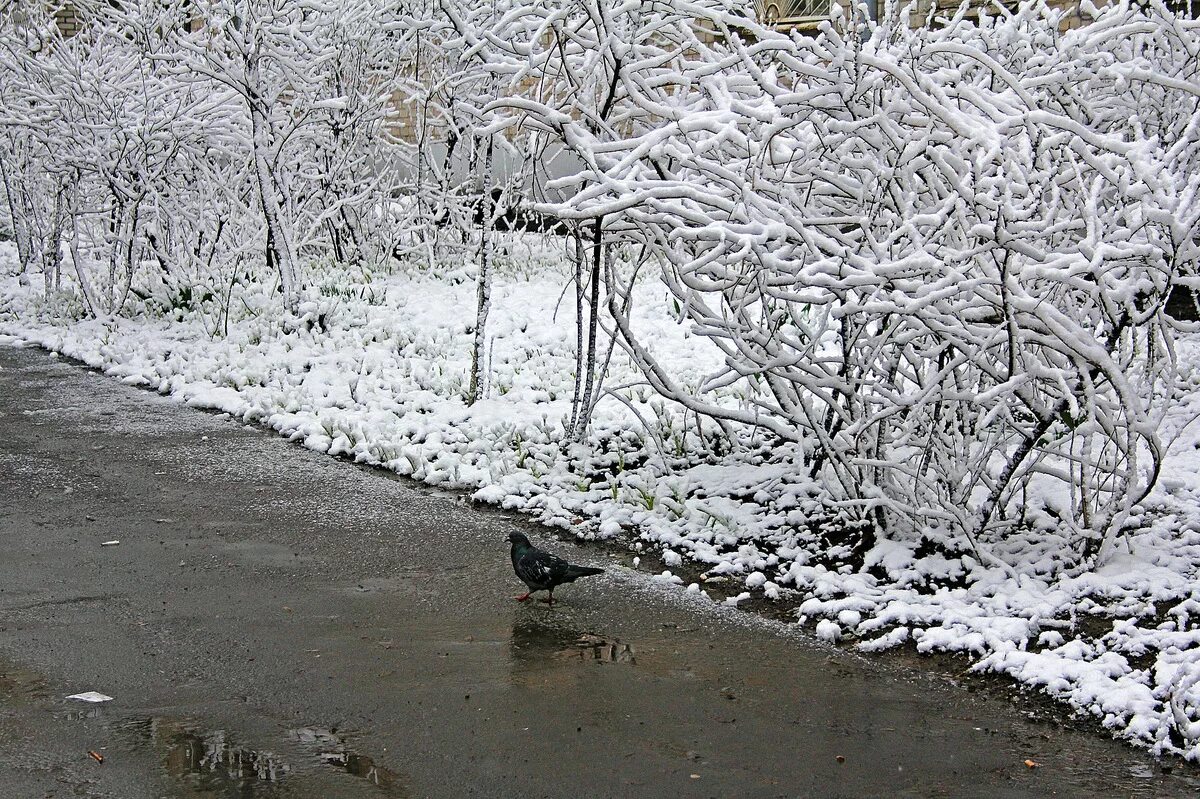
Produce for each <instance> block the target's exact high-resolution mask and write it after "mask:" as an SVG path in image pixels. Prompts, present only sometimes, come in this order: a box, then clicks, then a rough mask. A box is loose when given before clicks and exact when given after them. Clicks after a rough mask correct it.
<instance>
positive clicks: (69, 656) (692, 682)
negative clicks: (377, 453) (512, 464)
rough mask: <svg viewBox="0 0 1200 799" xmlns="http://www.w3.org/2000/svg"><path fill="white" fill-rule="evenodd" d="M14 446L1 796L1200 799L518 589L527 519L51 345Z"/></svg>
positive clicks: (845, 666) (990, 728) (659, 595)
mask: <svg viewBox="0 0 1200 799" xmlns="http://www.w3.org/2000/svg"><path fill="white" fill-rule="evenodd" d="M0 433H2V435H0V498H2V502H0V797H3V799H8V798H9V797H14V798H15V797H41V796H66V795H70V796H86V797H102V796H111V797H121V798H122V799H137V798H138V797H160V796H182V797H187V796H201V795H202V796H218V797H223V796H239V797H242V796H255V797H258V796H267V797H323V798H324V797H332V798H334V799H336V798H337V797H356V796H363V797H372V796H380V797H382V796H470V795H478V796H520V797H538V796H547V797H555V796H565V795H577V796H589V797H607V796H720V797H727V796H743V797H757V796H764V797H774V796H789V797H792V796H814V797H833V796H847V797H850V796H853V797H863V796H989V797H1002V796H1050V795H1057V796H1098V795H1103V796H1155V797H1158V796H1193V795H1195V793H1196V791H1197V790H1198V789H1200V779H1197V777H1196V774H1195V772H1194V771H1193V770H1192V769H1191V767H1190V766H1184V765H1180V766H1176V767H1175V768H1174V770H1173V771H1172V773H1164V771H1163V769H1162V768H1161V767H1160V766H1159V765H1158V764H1156V763H1155V762H1154V761H1153V760H1151V759H1150V758H1149V757H1148V756H1147V755H1145V754H1143V753H1140V752H1138V751H1135V750H1132V749H1130V748H1129V747H1127V746H1125V745H1123V744H1120V743H1118V742H1116V741H1110V740H1106V739H1104V738H1102V737H1101V736H1099V735H1095V734H1092V733H1089V732H1087V731H1082V730H1079V729H1074V728H1071V727H1059V726H1054V725H1052V724H1050V723H1047V722H1042V721H1036V720H1031V719H1029V718H1027V717H1026V714H1025V712H1024V710H1023V708H1022V705H1023V703H1022V704H1020V705H1019V704H1014V703H1010V702H1009V701H1007V699H1005V698H1004V697H1001V696H998V695H994V694H992V693H991V692H984V693H977V692H976V693H973V692H969V691H967V690H964V689H963V688H960V687H956V686H954V685H952V684H950V683H949V682H947V681H946V680H944V679H941V678H937V677H933V676H929V675H923V674H916V673H910V672H907V671H905V670H903V669H901V668H899V667H898V666H896V665H895V664H894V662H892V661H890V660H889V661H888V662H886V663H885V662H879V661H873V660H864V659H862V658H860V657H858V656H855V655H852V654H846V653H842V652H839V651H837V650H834V649H831V648H825V647H823V646H822V645H820V644H817V643H814V642H812V641H811V640H809V639H806V638H802V637H798V636H792V635H791V634H790V633H788V632H787V631H785V630H784V629H783V628H782V627H776V626H774V625H772V624H770V623H768V622H761V621H757V620H756V619H755V618H754V617H753V616H750V615H749V614H745V613H741V612H738V611H735V610H729V609H721V608H719V607H716V606H714V605H712V604H711V603H699V602H698V603H696V604H689V603H688V600H687V597H686V595H682V594H681V593H680V592H665V591H662V590H660V589H659V588H657V587H655V586H654V584H653V583H652V582H650V581H649V580H647V579H645V578H643V577H641V576H639V575H636V574H633V573H631V572H628V571H627V570H624V569H622V568H620V567H617V566H615V564H612V563H608V564H605V563H604V560H603V559H604V556H603V555H601V554H599V553H598V552H597V551H594V550H591V551H589V550H586V549H579V548H577V547H576V546H574V545H572V544H567V543H557V542H551V544H552V547H551V548H553V549H555V550H556V551H559V552H561V553H563V554H565V555H567V556H569V557H570V558H571V559H572V560H573V561H576V562H584V563H596V562H599V563H600V564H601V565H608V566H610V570H609V572H608V573H607V574H606V575H604V576H602V577H600V578H596V579H594V580H592V581H589V582H586V583H579V584H576V585H572V586H569V587H568V588H567V589H564V590H563V591H562V592H561V595H562V596H561V599H562V600H563V602H562V604H561V606H557V607H555V608H554V609H549V608H546V607H545V606H530V605H519V604H516V603H514V602H513V601H512V599H511V597H512V596H513V595H515V594H516V593H518V592H519V590H520V589H521V586H520V585H519V584H517V583H516V581H515V578H513V576H512V574H511V571H510V568H509V565H508V557H507V544H506V542H505V540H504V539H505V536H506V535H507V533H508V532H510V531H511V530H513V529H517V528H518V527H519V526H522V525H523V523H522V522H520V521H519V520H516V519H509V518H506V517H504V516H502V515H499V514H498V513H495V512H486V513H483V512H479V511H477V510H475V509H473V508H471V507H468V506H466V505H464V504H463V503H462V502H461V501H460V500H459V499H458V498H457V497H455V496H453V495H448V494H439V493H436V492H433V491H431V490H430V489H425V488H418V487H414V486H413V485H411V484H409V483H407V482H401V481H398V480H395V479H392V478H389V477H388V476H386V475H385V474H384V473H382V472H379V471H371V470H366V469H361V468H358V467H355V466H352V465H350V464H348V463H346V462H344V461H338V460H335V459H331V458H328V457H326V456H322V455H317V454H315V453H312V452H310V451H307V450H304V449H301V448H299V447H295V446H292V445H289V444H287V443H286V442H284V441H283V440H281V439H279V438H277V437H275V436H273V435H269V434H266V433H261V432H258V431H256V430H253V429H249V428H246V427H243V426H241V425H240V424H238V423H235V422H232V421H229V420H227V419H222V418H220V417H217V416H214V415H211V414H207V413H202V412H199V411H193V410H189V409H186V408H184V407H181V406H180V405H178V404H175V403H172V402H171V401H169V400H167V399H164V398H161V397H159V396H157V395H153V394H149V393H146V392H141V391H138V390H137V389H132V388H129V387H127V386H123V385H121V384H119V383H117V382H115V381H112V380H111V379H108V378H104V377H100V376H98V375H95V374H93V373H91V372H89V371H87V370H86V369H84V368H82V367H79V366H74V365H70V364H66V363H63V362H61V361H56V360H53V359H51V358H50V357H48V356H46V355H45V354H43V353H40V352H37V351H33V350H14V349H7V348H0ZM522 529H526V530H527V531H529V532H531V534H532V535H533V537H534V538H535V540H537V541H539V542H545V541H546V540H547V534H546V533H545V532H543V531H541V530H536V529H534V530H530V528H528V527H522ZM114 540H116V541H119V542H120V543H119V544H110V545H107V546H106V545H105V542H111V541H114ZM89 690H95V691H100V692H102V693H103V694H105V695H108V696H111V697H113V699H112V701H109V702H104V703H100V704H95V705H92V704H87V703H83V702H79V701H76V700H67V699H65V697H66V696H67V695H69V694H74V693H77V692H82V691H89ZM997 693H998V692H997ZM89 750H91V751H92V752H95V753H96V754H97V755H99V756H100V757H102V758H103V763H102V764H101V763H98V762H97V761H96V760H95V759H94V758H92V757H91V756H89V754H88V752H89ZM1026 760H1031V761H1034V762H1036V763H1038V764H1040V765H1039V766H1038V767H1037V768H1028V767H1027V766H1026V765H1025V764H1024V761H1026Z"/></svg>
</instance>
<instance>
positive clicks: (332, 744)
mask: <svg viewBox="0 0 1200 799" xmlns="http://www.w3.org/2000/svg"><path fill="white" fill-rule="evenodd" d="M288 736H289V737H290V738H292V739H293V740H295V741H297V742H298V743H301V744H303V745H305V746H306V747H308V748H311V749H314V750H316V753H317V758H318V759H320V761H321V762H322V763H324V764H326V765H327V766H333V767H334V768H338V769H341V770H343V771H346V772H347V773H350V774H353V775H354V776H356V777H361V778H363V779H364V780H366V781H367V782H369V783H371V784H372V785H378V786H379V787H380V788H393V787H396V786H397V785H399V784H400V779H399V777H398V776H397V775H396V773H395V772H393V771H390V770H389V769H386V768H384V767H383V766H380V765H377V764H376V763H375V761H374V760H372V759H371V758H369V757H367V756H366V755H360V754H357V753H355V752H350V751H347V750H346V748H345V745H344V744H343V742H342V739H341V738H339V737H338V736H337V735H335V734H334V733H332V732H327V731H325V730H314V729H310V728H307V727H303V728H300V729H296V730H288Z"/></svg>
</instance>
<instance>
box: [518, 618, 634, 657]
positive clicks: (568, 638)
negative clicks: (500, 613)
mask: <svg viewBox="0 0 1200 799" xmlns="http://www.w3.org/2000/svg"><path fill="white" fill-rule="evenodd" d="M511 647H512V654H513V659H514V660H516V661H519V662H522V663H525V664H527V665H528V664H534V663H545V662H547V661H548V660H551V659H552V660H560V661H561V660H568V661H579V662H599V663H628V664H630V665H633V664H636V663H637V660H636V659H635V656H634V655H635V653H634V649H633V646H632V645H631V644H628V643H626V642H624V641H621V640H620V639H617V638H607V637H605V636H601V635H594V634H592V633H581V632H579V631H578V630H572V629H570V628H569V627H566V626H563V625H562V623H561V621H558V620H554V621H547V620H545V619H544V618H543V617H535V616H522V617H520V618H519V619H518V620H517V621H516V623H514V624H513V632H512V639H511Z"/></svg>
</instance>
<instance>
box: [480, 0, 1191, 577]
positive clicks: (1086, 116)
mask: <svg viewBox="0 0 1200 799" xmlns="http://www.w3.org/2000/svg"><path fill="white" fill-rule="evenodd" d="M502 6H503V8H502V13H498V14H495V15H491V16H487V17H479V18H477V22H476V26H475V27H474V28H471V26H470V22H469V21H463V20H460V21H459V24H460V26H462V27H463V28H464V31H465V34H464V35H466V36H468V37H470V38H471V39H473V41H474V47H475V51H476V53H477V54H478V57H479V58H480V59H482V60H483V61H485V62H486V63H487V64H488V65H489V68H490V69H492V70H493V71H494V72H496V74H498V75H502V76H503V77H504V78H505V79H506V81H507V84H506V92H505V94H506V95H507V96H506V97H503V98H502V99H499V100H496V101H494V102H492V103H490V104H488V105H487V106H486V107H485V108H484V109H483V111H484V112H485V113H488V114H491V115H492V117H493V119H494V120H495V121H494V123H493V124H494V125H495V126H497V127H500V126H504V125H508V126H510V127H512V128H516V127H518V126H519V127H522V128H525V129H533V130H536V131H539V132H541V133H542V134H543V135H545V136H549V137H554V138H555V139H556V140H557V141H558V142H560V143H561V145H562V146H563V147H565V148H567V149H568V150H569V151H571V152H572V153H574V155H575V156H576V157H577V159H578V161H579V162H580V163H581V165H582V166H581V168H580V169H579V170H578V172H577V173H575V174H572V175H569V176H567V177H563V178H560V179H558V180H555V181H552V182H551V184H550V185H551V187H552V188H553V189H555V190H557V191H561V192H564V193H565V194H566V198H565V199H564V200H563V201H562V202H559V203H553V204H551V203H546V204H544V205H543V206H542V207H543V208H544V209H545V210H546V211H548V212H552V213H554V214H557V215H559V216H562V217H566V218H571V219H575V220H578V221H580V222H585V221H586V222H588V223H589V224H594V225H595V227H596V229H597V231H598V234H597V242H599V241H600V238H601V237H603V240H604V241H605V242H606V243H607V244H609V245H614V244H621V245H625V246H635V247H640V248H643V250H644V251H649V252H651V253H652V254H653V256H654V257H655V258H657V260H658V263H660V264H661V266H662V276H663V279H664V281H665V282H666V284H667V285H668V287H669V288H670V290H671V292H672V294H673V295H674V296H675V298H676V300H677V302H678V306H679V309H680V310H679V314H680V316H681V318H685V319H688V320H689V321H690V322H691V323H692V324H693V325H694V327H695V330H696V331H697V332H699V333H701V334H703V335H705V336H707V337H708V338H709V339H710V340H711V341H712V342H713V343H715V344H716V345H717V346H718V347H720V348H721V350H722V351H723V352H724V354H725V366H724V368H723V369H722V370H721V371H719V372H717V373H715V374H712V375H711V376H710V377H709V378H708V380H707V381H706V383H705V384H704V385H703V386H701V387H700V390H699V391H698V392H691V391H687V390H685V389H684V388H682V387H681V386H680V385H679V384H678V383H677V382H676V380H675V379H674V377H673V375H672V374H670V372H669V370H668V369H667V368H666V367H665V366H664V365H662V364H660V363H658V362H657V361H656V360H655V358H654V357H653V356H652V354H651V353H650V352H649V350H648V349H647V348H646V347H645V346H644V343H645V342H643V341H642V340H641V338H640V337H639V334H638V331H637V330H636V329H634V328H633V325H632V323H631V321H630V316H629V314H628V309H626V308H623V307H621V306H620V305H619V304H618V303H616V302H613V303H610V308H609V310H610V312H611V313H612V315H613V317H614V318H615V320H616V324H617V326H618V328H619V329H620V331H621V333H622V335H623V338H624V343H625V345H626V347H627V349H628V350H629V352H630V353H631V354H632V355H633V357H634V358H635V359H636V360H637V361H638V362H639V363H640V365H641V366H642V368H643V370H644V372H645V374H646V375H647V378H648V379H649V381H650V382H651V383H652V384H653V385H654V387H655V388H656V389H657V390H658V391H660V392H661V393H662V394H664V395H666V396H668V397H670V398H672V399H674V400H677V401H678V402H680V403H682V404H684V405H685V406H687V407H689V408H691V409H693V410H695V411H697V412H699V413H702V414H705V415H707V416H709V417H711V418H714V419H718V420H723V421H724V422H726V423H730V424H740V425H745V426H747V427H753V428H756V429H765V430H766V431H769V432H770V433H771V434H773V435H774V436H775V437H776V439H777V440H778V441H781V442H796V443H798V444H800V445H802V446H804V447H806V448H807V451H808V456H807V458H806V462H805V468H806V469H807V470H808V472H809V474H810V476H811V477H812V478H813V479H814V480H816V481H819V482H820V483H821V484H822V485H824V486H825V487H826V488H827V491H828V496H827V499H826V503H825V504H826V507H827V509H828V512H829V513H830V514H831V515H833V516H835V517H839V518H843V519H865V520H869V521H871V522H873V529H874V530H875V531H877V532H882V531H886V532H887V535H889V536H894V535H900V536H904V537H915V536H920V537H924V538H926V539H927V540H930V541H932V542H933V543H935V544H939V545H942V546H944V547H946V548H948V549H952V550H958V551H961V550H965V549H972V550H974V551H975V552H976V553H977V554H978V555H979V556H980V557H982V558H983V559H985V560H988V559H989V555H988V549H987V543H988V541H989V540H994V539H996V538H998V537H1003V536H1005V535H1006V534H1007V533H1008V532H1010V531H1012V530H1013V529H1014V528H1016V527H1019V526H1021V525H1022V524H1023V523H1024V522H1025V521H1026V518H1027V517H1026V514H1027V512H1029V511H1030V510H1040V509H1044V510H1045V512H1046V513H1048V514H1049V515H1050V516H1051V517H1056V518H1057V522H1058V524H1059V525H1060V526H1061V527H1062V528H1064V529H1065V530H1066V531H1074V534H1073V538H1072V540H1073V541H1074V545H1073V548H1074V553H1073V557H1074V559H1075V562H1077V563H1082V564H1086V563H1091V562H1095V560H1097V559H1103V558H1104V556H1105V554H1106V552H1107V551H1108V549H1109V548H1110V547H1111V544H1112V542H1113V540H1114V537H1115V536H1116V535H1117V533H1118V532H1119V531H1120V529H1121V527H1122V524H1123V523H1124V520H1125V519H1126V517H1127V515H1128V513H1129V511H1130V509H1131V508H1132V507H1133V506H1134V505H1136V503H1137V502H1138V501H1139V500H1140V499H1141V497H1142V496H1143V495H1144V494H1145V492H1146V491H1147V490H1148V488H1149V487H1150V486H1151V485H1152V484H1153V482H1154V480H1155V478H1156V475H1157V468H1158V464H1159V461H1160V458H1161V444H1160V442H1159V439H1158V436H1157V432H1156V431H1157V426H1158V419H1159V416H1160V414H1161V412H1162V409H1163V403H1162V400H1163V399H1164V398H1165V397H1166V396H1168V394H1169V392H1170V390H1171V388H1172V379H1173V372H1172V368H1173V367H1172V365H1173V355H1172V348H1171V341H1172V339H1171V329H1170V328H1171V325H1170V322H1169V320H1168V318H1167V317H1166V316H1165V314H1164V311H1163V307H1164V303H1165V300H1166V297H1167V293H1168V291H1169V290H1170V288H1171V286H1172V284H1173V283H1175V282H1176V281H1177V280H1178V278H1179V277H1180V276H1181V275H1186V274H1189V273H1190V272H1191V270H1192V269H1193V266H1194V263H1195V260H1196V256H1197V232H1198V231H1197V215H1198V214H1200V206H1198V205H1197V204H1196V203H1195V202H1194V197H1195V193H1196V190H1197V188H1200V174H1198V173H1197V172H1196V170H1194V169H1192V168H1191V166H1192V164H1194V162H1195V158H1196V152H1197V141H1196V140H1197V137H1196V130H1195V129H1196V127H1197V125H1198V124H1200V122H1198V121H1197V119H1198V118H1197V116H1196V115H1195V113H1194V109H1195V107H1196V100H1197V97H1198V96H1200V81H1198V80H1197V76H1196V74H1195V70H1196V62H1195V58H1194V54H1195V52H1196V51H1197V45H1198V39H1197V35H1196V34H1197V28H1196V26H1195V23H1193V22H1190V21H1183V20H1179V19H1176V18H1175V17H1174V16H1172V15H1170V14H1169V13H1167V12H1165V11H1164V9H1163V8H1162V7H1161V6H1158V5H1154V6H1152V7H1151V8H1150V9H1149V10H1140V9H1135V8H1131V7H1130V6H1128V5H1123V4H1122V5H1115V6H1111V7H1108V8H1106V9H1104V10H1103V11H1096V10H1095V9H1089V10H1088V13H1089V14H1090V16H1091V17H1092V20H1091V21H1090V22H1089V24H1087V25H1085V26H1084V27H1082V28H1080V29H1077V30H1065V31H1064V30H1063V28H1064V26H1063V24H1062V23H1063V19H1062V15H1061V14H1062V12H1059V11H1055V10H1053V9H1051V8H1049V7H1047V6H1046V5H1044V4H1042V3H1030V4H1023V5H1022V6H1021V7H1020V9H1019V10H1017V11H1015V12H1007V11H1001V12H999V15H998V16H996V17H988V16H986V15H985V16H983V17H982V18H981V19H979V20H978V21H969V20H967V19H966V18H965V15H964V12H960V14H959V15H958V16H956V17H954V18H952V19H948V20H940V21H939V22H938V24H937V26H936V27H934V26H932V25H931V26H928V27H924V28H917V29H913V28H912V27H911V26H910V21H909V17H908V11H907V10H905V9H898V8H897V7H896V6H891V7H889V8H888V10H887V13H886V15H885V16H884V18H883V19H882V20H881V21H880V22H878V23H876V22H874V21H871V20H869V19H865V17H856V18H854V19H846V18H842V17H838V16H835V19H834V22H833V24H830V25H825V26H823V28H822V32H821V34H820V35H819V36H816V37H812V38H806V37H801V36H799V35H791V36H789V35H785V34H782V33H778V32H776V31H774V30H770V29H767V28H763V27H760V26H758V25H756V24H754V23H753V22H752V21H750V20H748V19H747V18H746V17H745V16H744V15H743V14H742V13H741V11H740V10H739V7H738V5H737V4H734V3H726V2H719V1H718V0H714V1H713V2H698V3H692V2H669V3H655V4H653V5H652V6H649V7H647V6H646V5H645V4H642V3H635V2H630V3H622V4H617V5H612V4H608V3H604V2H599V0H572V2H558V1H557V0H555V2H550V1H549V0H543V1H542V2H532V3H525V2H520V3H518V2H515V0H514V2H510V3H506V4H502ZM489 20H490V22H489ZM485 23H486V24H485ZM597 246H599V244H598V243H597ZM609 277H610V280H612V281H613V282H614V283H616V282H618V281H620V279H621V276H619V275H617V274H615V272H613V273H610V275H609ZM612 296H617V294H614V295H612ZM735 384H736V385H740V386H742V387H743V389H744V394H745V397H746V399H745V402H744V403H741V404H731V403H729V402H720V401H716V400H714V399H712V396H713V392H714V391H715V390H716V389H720V388H723V387H726V386H730V385H735ZM870 540H871V539H870V536H868V539H867V541H866V542H864V543H865V544H869V543H870Z"/></svg>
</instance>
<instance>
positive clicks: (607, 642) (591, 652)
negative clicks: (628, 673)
mask: <svg viewBox="0 0 1200 799" xmlns="http://www.w3.org/2000/svg"><path fill="white" fill-rule="evenodd" d="M558 654H559V657H563V658H567V659H568V660H576V659H578V660H600V661H604V662H605V663H630V664H633V663H636V662H637V661H636V660H635V659H634V657H633V647H632V646H630V645H629V644H627V643H625V642H624V641H621V640H619V639H616V638H611V639H609V638H602V637H600V636H599V635H591V634H588V633H585V634H583V635H581V636H579V638H578V640H576V641H575V645H574V646H573V647H572V648H571V649H564V650H561V651H560V652H559V653H558Z"/></svg>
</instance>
